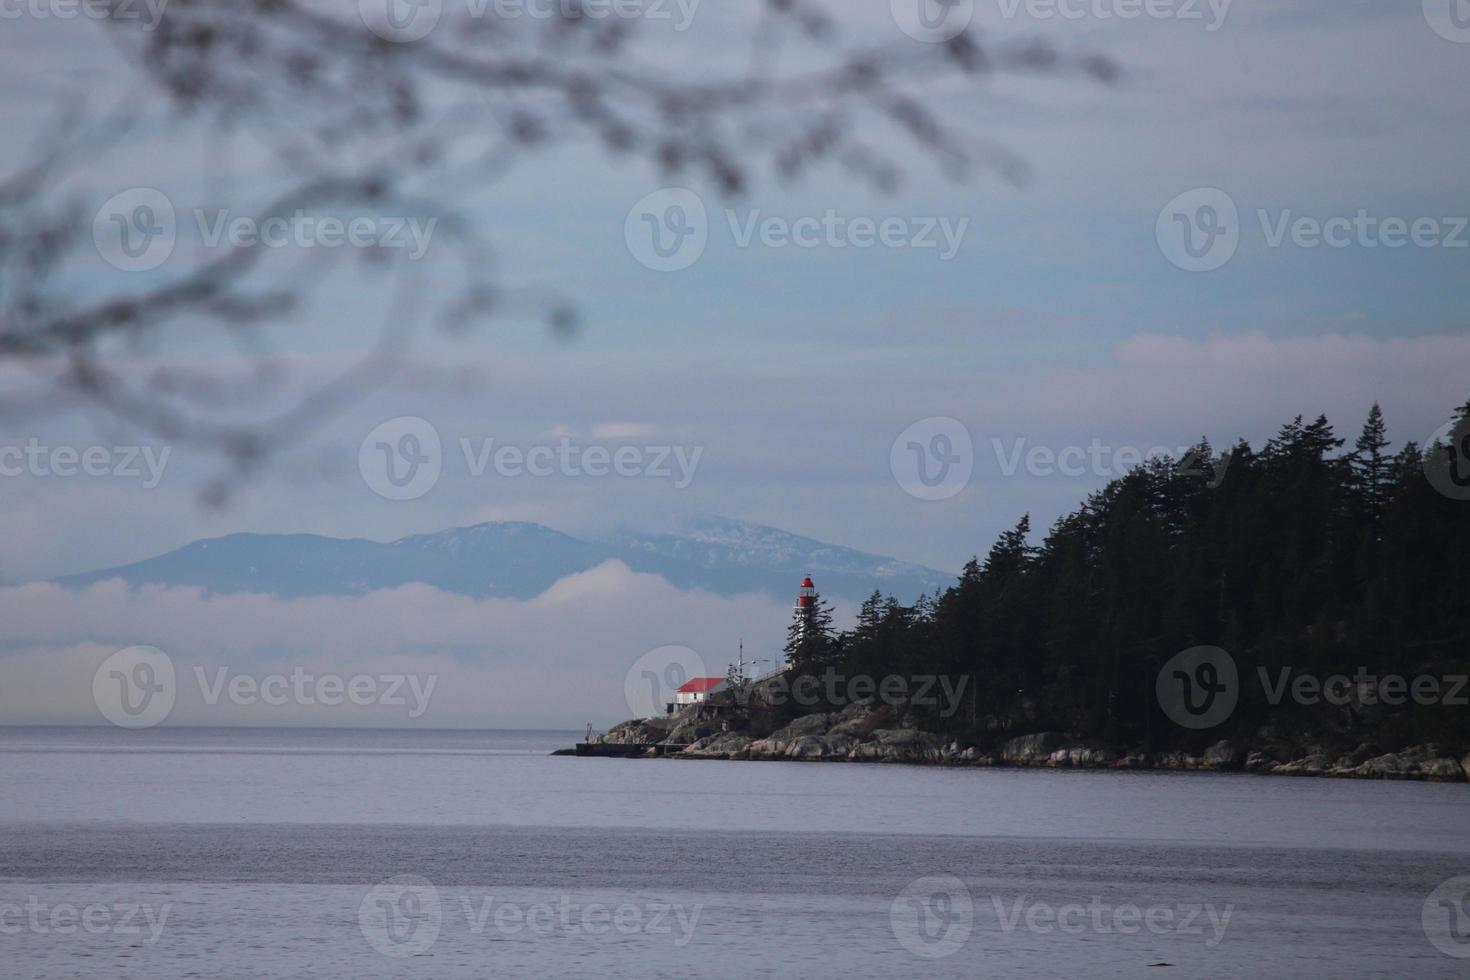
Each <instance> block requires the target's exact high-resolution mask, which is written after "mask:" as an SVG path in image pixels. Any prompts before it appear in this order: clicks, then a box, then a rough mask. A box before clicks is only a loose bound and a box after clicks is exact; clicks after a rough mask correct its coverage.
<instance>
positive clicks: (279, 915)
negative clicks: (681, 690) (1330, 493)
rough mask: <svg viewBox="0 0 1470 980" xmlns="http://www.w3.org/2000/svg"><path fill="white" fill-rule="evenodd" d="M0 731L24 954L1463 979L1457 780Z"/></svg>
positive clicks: (135, 971) (116, 964)
mask: <svg viewBox="0 0 1470 980" xmlns="http://www.w3.org/2000/svg"><path fill="white" fill-rule="evenodd" d="M577 737H578V733H574V732H530V733H528V732H377V731H302V730H289V731H288V730H212V729H183V730H179V729H153V730H149V731H145V732H124V731H120V730H115V729H100V728H99V729H41V728H9V729H4V728H0V953H3V963H4V964H5V966H4V967H3V969H0V973H3V974H4V975H5V976H7V977H9V976H15V977H56V978H75V977H138V978H175V977H178V978H183V977H237V976H238V977H247V976H250V977H307V976H309V977H314V978H323V980H333V978H343V980H345V978H362V977H389V976H402V975H405V974H407V973H410V972H412V973H417V974H420V975H424V976H434V977H485V976H491V975H507V976H517V977H519V976H580V975H604V976H619V977H621V976H627V977H675V976H687V975H690V974H695V975H701V976H729V977H785V976H799V977H825V976H832V977H838V976H841V977H868V976H874V977H876V976H906V975H935V976H955V977H960V976H963V977H972V976H1021V977H1077V976H1089V977H1113V976H1117V977H1137V976H1147V977H1152V978H1160V977H1170V976H1175V977H1189V978H1194V977H1227V976H1261V977H1284V976H1291V977H1316V976H1321V977H1329V976H1331V977H1360V976H1361V977H1395V978H1397V977H1405V976H1415V977H1441V976H1442V977H1464V976H1466V975H1470V958H1461V957H1462V956H1464V957H1470V903H1466V902H1465V901H1464V897H1465V896H1464V895H1463V894H1462V893H1461V888H1460V884H1459V883H1456V882H1455V879H1456V878H1457V877H1458V876H1463V875H1470V787H1467V786H1465V785H1429V784H1390V783H1367V782H1347V781H1334V780H1310V779H1304V780H1292V779H1271V778H1258V777H1249V776H1229V775H1209V774H1147V773H1089V772H1078V773H1069V772H1046V771H1011V770H969V769H967V770H958V769H955V770H950V769H936V768H921V767H906V766H859V765H835V764H802V763H723V762H694V761H676V760H638V761H623V760H602V759H585V760H584V759H573V758H550V757H548V756H547V755H546V753H547V752H549V751H550V750H551V749H552V748H556V747H561V746H565V745H568V744H570V743H571V742H573V741H575V740H576V738H577Z"/></svg>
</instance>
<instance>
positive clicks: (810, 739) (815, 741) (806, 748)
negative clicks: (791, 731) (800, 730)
mask: <svg viewBox="0 0 1470 980" xmlns="http://www.w3.org/2000/svg"><path fill="white" fill-rule="evenodd" d="M827 751H828V746H827V744H826V743H825V742H823V741H822V737H821V736H820V735H801V736H798V737H797V738H796V740H795V741H793V742H792V743H791V745H790V747H789V748H788V749H787V750H786V757H787V758H788V759H821V758H823V757H824V756H826V755H827Z"/></svg>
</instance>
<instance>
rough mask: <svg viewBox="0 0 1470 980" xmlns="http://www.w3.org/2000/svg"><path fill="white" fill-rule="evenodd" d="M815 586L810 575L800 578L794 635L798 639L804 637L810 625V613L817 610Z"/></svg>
mask: <svg viewBox="0 0 1470 980" xmlns="http://www.w3.org/2000/svg"><path fill="white" fill-rule="evenodd" d="M816 606H817V587H816V586H815V585H813V584H812V577H811V576H810V575H808V576H807V577H806V578H804V579H802V580H801V588H800V589H798V590H797V593H796V606H795V611H796V631H797V633H796V635H797V639H798V640H804V639H806V631H807V629H808V628H809V627H810V626H811V621H812V615H813V614H814V613H815V612H816V611H817V609H816Z"/></svg>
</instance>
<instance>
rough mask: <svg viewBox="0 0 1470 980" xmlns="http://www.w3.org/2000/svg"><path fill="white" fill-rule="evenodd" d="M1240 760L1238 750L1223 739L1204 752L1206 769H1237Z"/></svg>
mask: <svg viewBox="0 0 1470 980" xmlns="http://www.w3.org/2000/svg"><path fill="white" fill-rule="evenodd" d="M1240 760H1241V753H1240V749H1238V748H1236V747H1235V746H1234V745H1232V744H1231V743H1230V742H1228V741H1226V740H1224V739H1221V740H1220V741H1218V742H1216V743H1215V744H1214V745H1211V746H1210V747H1209V748H1208V749H1206V750H1205V759H1204V764H1205V767H1206V768H1208V769H1239V768H1240Z"/></svg>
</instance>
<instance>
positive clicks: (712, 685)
mask: <svg viewBox="0 0 1470 980" xmlns="http://www.w3.org/2000/svg"><path fill="white" fill-rule="evenodd" d="M727 686H728V682H727V681H726V680H725V678H723V677H696V678H694V679H693V680H691V681H689V682H687V683H686V684H684V685H682V686H681V687H680V688H679V689H678V690H677V691H675V692H674V705H675V707H678V708H685V707H688V706H689V705H691V704H703V703H704V702H706V701H708V700H709V698H710V695H711V694H718V693H719V692H720V691H723V690H724V689H725V688H726V687H727Z"/></svg>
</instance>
